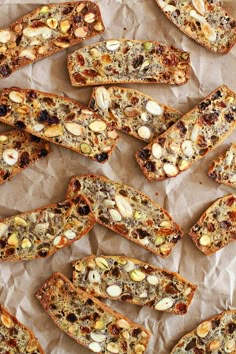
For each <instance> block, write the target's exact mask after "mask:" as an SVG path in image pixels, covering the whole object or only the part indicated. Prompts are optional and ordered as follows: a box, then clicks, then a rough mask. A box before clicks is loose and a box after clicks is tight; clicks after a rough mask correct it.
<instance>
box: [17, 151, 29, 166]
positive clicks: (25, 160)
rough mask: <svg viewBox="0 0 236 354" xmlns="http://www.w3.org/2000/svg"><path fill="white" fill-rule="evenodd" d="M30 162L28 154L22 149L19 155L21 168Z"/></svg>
mask: <svg viewBox="0 0 236 354" xmlns="http://www.w3.org/2000/svg"><path fill="white" fill-rule="evenodd" d="M29 163H30V156H29V153H28V152H27V151H24V152H23V153H22V154H21V156H20V161H19V165H20V167H21V168H25V167H26V166H28V164H29Z"/></svg>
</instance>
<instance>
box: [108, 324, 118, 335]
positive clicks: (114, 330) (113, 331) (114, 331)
mask: <svg viewBox="0 0 236 354" xmlns="http://www.w3.org/2000/svg"><path fill="white" fill-rule="evenodd" d="M109 330H110V333H111V335H113V336H118V335H119V334H120V328H118V327H117V326H116V325H111V326H110V328H109Z"/></svg>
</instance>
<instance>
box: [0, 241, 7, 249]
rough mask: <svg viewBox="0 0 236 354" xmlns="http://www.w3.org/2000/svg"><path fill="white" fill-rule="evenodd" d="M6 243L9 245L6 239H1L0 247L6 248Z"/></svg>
mask: <svg viewBox="0 0 236 354" xmlns="http://www.w3.org/2000/svg"><path fill="white" fill-rule="evenodd" d="M6 245H7V243H6V241H4V240H0V249H3V248H5V247H6Z"/></svg>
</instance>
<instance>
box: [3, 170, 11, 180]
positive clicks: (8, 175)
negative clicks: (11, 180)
mask: <svg viewBox="0 0 236 354" xmlns="http://www.w3.org/2000/svg"><path fill="white" fill-rule="evenodd" d="M8 177H10V172H9V171H7V172H6V173H5V174H4V175H3V179H4V181H5V180H6V179H7V178H8Z"/></svg>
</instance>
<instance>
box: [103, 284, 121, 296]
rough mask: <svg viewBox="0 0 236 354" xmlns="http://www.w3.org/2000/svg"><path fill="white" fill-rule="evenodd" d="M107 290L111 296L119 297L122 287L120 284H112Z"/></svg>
mask: <svg viewBox="0 0 236 354" xmlns="http://www.w3.org/2000/svg"><path fill="white" fill-rule="evenodd" d="M106 292H107V293H108V295H109V296H111V297H118V296H120V294H121V293H122V289H121V288H120V287H119V285H110V286H108V287H107V288H106Z"/></svg>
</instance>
